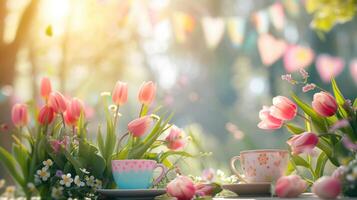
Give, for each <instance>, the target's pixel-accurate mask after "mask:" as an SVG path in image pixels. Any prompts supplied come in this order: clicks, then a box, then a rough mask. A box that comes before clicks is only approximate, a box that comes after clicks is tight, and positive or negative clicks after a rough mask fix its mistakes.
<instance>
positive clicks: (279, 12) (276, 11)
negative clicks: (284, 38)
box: [269, 3, 285, 31]
mask: <svg viewBox="0 0 357 200" xmlns="http://www.w3.org/2000/svg"><path fill="white" fill-rule="evenodd" d="M269 15H270V19H271V23H272V24H273V26H274V27H275V28H276V29H277V30H279V31H281V30H283V28H284V23H285V13H284V7H283V5H282V4H281V3H274V4H273V5H271V6H270V7H269Z"/></svg>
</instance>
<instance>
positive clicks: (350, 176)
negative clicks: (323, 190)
mask: <svg viewBox="0 0 357 200" xmlns="http://www.w3.org/2000/svg"><path fill="white" fill-rule="evenodd" d="M346 179H347V180H348V181H354V180H355V179H356V177H355V176H354V175H352V174H348V175H347V176H346Z"/></svg>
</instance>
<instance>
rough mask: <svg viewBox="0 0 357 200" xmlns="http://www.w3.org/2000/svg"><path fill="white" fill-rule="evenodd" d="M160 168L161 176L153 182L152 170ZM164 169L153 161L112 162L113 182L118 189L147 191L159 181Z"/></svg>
mask: <svg viewBox="0 0 357 200" xmlns="http://www.w3.org/2000/svg"><path fill="white" fill-rule="evenodd" d="M158 167H159V168H161V169H162V171H161V174H160V175H159V176H158V177H157V178H156V179H155V180H153V174H154V170H155V169H156V168H158ZM165 171H166V168H165V166H164V165H162V164H158V163H157V162H156V161H155V160H113V161H112V172H113V177H114V181H115V183H116V184H117V187H118V188H120V189H147V188H150V187H151V186H153V185H156V184H157V183H159V182H160V181H161V179H162V178H163V176H164V174H165Z"/></svg>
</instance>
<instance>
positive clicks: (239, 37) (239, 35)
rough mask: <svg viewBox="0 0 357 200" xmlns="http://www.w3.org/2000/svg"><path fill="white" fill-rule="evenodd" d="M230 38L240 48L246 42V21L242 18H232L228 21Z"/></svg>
mask: <svg viewBox="0 0 357 200" xmlns="http://www.w3.org/2000/svg"><path fill="white" fill-rule="evenodd" d="M227 29H228V34H229V37H230V39H231V41H232V43H233V44H234V45H235V46H240V45H241V44H242V43H243V40H244V31H245V20H244V19H243V18H241V17H230V18H228V20H227Z"/></svg>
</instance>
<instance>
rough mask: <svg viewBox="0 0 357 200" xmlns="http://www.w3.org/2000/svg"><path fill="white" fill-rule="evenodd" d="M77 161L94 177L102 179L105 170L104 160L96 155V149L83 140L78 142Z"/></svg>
mask: <svg viewBox="0 0 357 200" xmlns="http://www.w3.org/2000/svg"><path fill="white" fill-rule="evenodd" d="M78 160H79V162H80V163H81V165H82V167H83V168H85V169H87V170H88V171H89V172H90V173H91V174H93V175H94V176H95V177H102V176H103V172H104V170H105V167H106V165H105V160H104V159H103V158H102V157H101V156H99V155H98V149H97V148H96V147H95V146H94V145H92V144H90V143H88V142H87V141H85V140H80V141H79V147H78Z"/></svg>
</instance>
